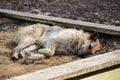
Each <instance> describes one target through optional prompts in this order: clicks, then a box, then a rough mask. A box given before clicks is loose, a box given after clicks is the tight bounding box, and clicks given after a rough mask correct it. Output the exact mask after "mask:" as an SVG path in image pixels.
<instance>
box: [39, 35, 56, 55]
mask: <svg viewBox="0 0 120 80" xmlns="http://www.w3.org/2000/svg"><path fill="white" fill-rule="evenodd" d="M55 48H56V39H55V37H51V38H50V39H49V40H47V43H46V44H45V48H43V49H39V50H38V52H39V53H40V54H44V55H45V56H47V57H52V56H53V55H54V53H55Z"/></svg>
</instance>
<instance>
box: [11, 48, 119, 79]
mask: <svg viewBox="0 0 120 80" xmlns="http://www.w3.org/2000/svg"><path fill="white" fill-rule="evenodd" d="M117 64H120V50H115V51H112V52H108V53H105V54H101V55H98V56H94V57H90V58H86V59H82V60H78V61H74V62H70V63H66V64H63V65H60V66H55V67H52V68H48V69H43V70H40V71H36V72H33V73H28V74H25V75H21V76H18V77H14V78H12V79H9V80H63V79H67V78H71V77H75V76H78V75H82V74H86V73H89V72H93V71H96V70H100V69H103V68H106V67H110V66H114V65H117Z"/></svg>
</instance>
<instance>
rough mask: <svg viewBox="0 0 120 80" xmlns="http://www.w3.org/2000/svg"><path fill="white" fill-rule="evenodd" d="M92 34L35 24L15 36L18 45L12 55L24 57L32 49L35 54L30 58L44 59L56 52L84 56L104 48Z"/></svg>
mask: <svg viewBox="0 0 120 80" xmlns="http://www.w3.org/2000/svg"><path fill="white" fill-rule="evenodd" d="M90 37H91V34H90V33H88V32H85V31H83V30H76V29H70V28H68V29H65V28H61V27H59V26H52V27H50V26H48V25H44V24H34V25H30V26H26V27H23V28H21V29H20V30H19V31H18V32H17V34H16V35H15V36H14V39H13V41H14V42H15V43H16V44H17V46H16V47H15V48H14V49H13V55H12V57H13V58H15V59H20V58H24V57H25V56H26V55H27V54H28V53H29V52H30V51H35V53H34V54H31V55H29V56H28V59H42V58H46V57H52V56H54V55H56V54H58V55H59V54H65V55H67V54H73V55H78V56H80V57H84V56H85V55H88V54H90V53H92V54H94V53H96V52H97V51H99V50H101V49H102V46H101V44H100V42H99V40H98V39H97V40H96V41H92V40H91V39H90Z"/></svg>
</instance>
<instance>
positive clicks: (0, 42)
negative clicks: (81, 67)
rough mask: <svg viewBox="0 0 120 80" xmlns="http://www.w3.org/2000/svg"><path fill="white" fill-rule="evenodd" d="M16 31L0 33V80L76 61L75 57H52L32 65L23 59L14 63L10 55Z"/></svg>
mask: <svg viewBox="0 0 120 80" xmlns="http://www.w3.org/2000/svg"><path fill="white" fill-rule="evenodd" d="M16 31H17V29H12V30H8V31H3V32H0V80H4V79H7V78H11V77H13V76H16V75H20V74H25V73H28V72H33V71H36V70H40V69H44V68H48V67H52V66H55V65H60V64H63V63H67V62H71V61H74V60H77V59H78V58H77V57H75V56H65V55H62V56H54V57H52V58H49V59H43V60H38V61H34V62H33V63H32V64H29V65H27V64H25V63H24V59H21V60H18V61H14V60H12V59H11V58H10V57H11V53H12V49H13V48H14V47H15V45H14V44H13V43H12V38H13V36H14V35H15V33H16Z"/></svg>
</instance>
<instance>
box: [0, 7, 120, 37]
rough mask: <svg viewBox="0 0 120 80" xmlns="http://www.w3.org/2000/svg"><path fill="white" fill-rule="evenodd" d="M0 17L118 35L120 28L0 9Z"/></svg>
mask: <svg viewBox="0 0 120 80" xmlns="http://www.w3.org/2000/svg"><path fill="white" fill-rule="evenodd" d="M0 15H2V16H6V17H10V18H17V19H21V20H27V21H34V22H40V23H44V24H53V25H60V26H63V25H67V26H68V27H72V28H73V27H74V28H80V29H84V30H89V31H95V32H101V33H107V34H113V35H120V27H115V26H109V25H103V24H97V23H91V22H85V21H78V20H71V19H65V18H58V17H51V16H43V15H36V14H31V13H24V12H18V11H12V10H5V9H0Z"/></svg>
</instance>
